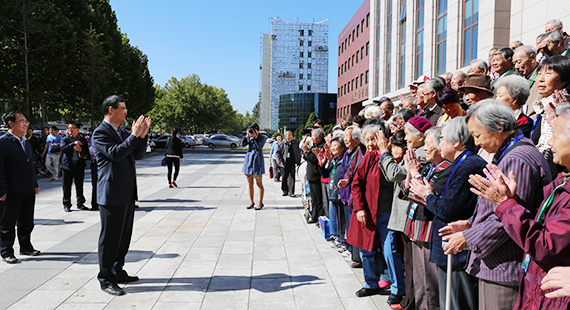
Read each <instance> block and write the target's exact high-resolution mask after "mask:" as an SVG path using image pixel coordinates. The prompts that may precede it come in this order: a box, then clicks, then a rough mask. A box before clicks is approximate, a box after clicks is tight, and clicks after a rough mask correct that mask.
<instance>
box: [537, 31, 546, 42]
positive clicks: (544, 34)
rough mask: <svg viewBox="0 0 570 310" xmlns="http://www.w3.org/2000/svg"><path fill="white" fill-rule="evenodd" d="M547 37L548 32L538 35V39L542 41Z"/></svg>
mask: <svg viewBox="0 0 570 310" xmlns="http://www.w3.org/2000/svg"><path fill="white" fill-rule="evenodd" d="M545 37H546V33H541V34H539V35H537V36H536V39H537V40H540V41H542V40H544V38H545Z"/></svg>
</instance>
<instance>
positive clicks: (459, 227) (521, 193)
mask: <svg viewBox="0 0 570 310" xmlns="http://www.w3.org/2000/svg"><path fill="white" fill-rule="evenodd" d="M467 124H468V127H469V131H470V132H471V134H472V135H473V137H474V138H475V144H477V145H478V146H480V147H481V148H483V149H484V150H485V151H487V152H488V153H494V154H495V155H494V158H493V164H495V165H497V166H498V167H499V169H500V170H501V171H503V172H504V173H505V174H508V173H509V172H512V173H514V177H515V178H516V181H517V183H518V184H519V185H521V186H519V187H518V188H517V195H518V197H519V198H520V200H522V201H524V202H525V204H526V206H528V210H527V211H528V212H530V213H533V214H534V213H536V211H537V210H536V208H537V206H538V205H539V204H540V202H541V201H542V200H543V193H542V188H543V187H544V186H546V185H547V184H549V183H550V181H551V177H550V169H549V167H548V163H547V162H546V160H545V159H544V157H543V156H542V154H541V153H540V152H539V151H538V149H536V147H534V144H533V143H532V141H531V140H529V139H527V138H524V137H523V135H522V132H521V131H520V130H518V129H517V130H515V128H516V126H517V122H516V119H515V116H514V114H513V112H512V111H511V110H510V109H509V108H508V107H506V106H504V105H502V104H501V103H499V102H496V101H494V100H490V99H488V100H483V101H481V102H479V103H477V104H476V105H474V106H473V107H471V109H470V110H469V112H468V113H467ZM496 208H497V206H496V205H493V204H492V203H490V202H488V201H486V200H485V199H482V198H479V199H478V200H477V205H476V207H475V212H474V216H473V217H472V218H471V219H469V220H466V221H457V222H452V223H450V224H449V225H448V226H446V227H444V228H442V229H440V232H441V233H442V234H444V235H446V236H444V237H443V240H448V244H447V246H446V247H445V248H444V250H445V251H446V254H449V253H457V252H462V251H463V250H464V249H465V248H467V249H469V250H471V255H470V256H469V262H468V264H467V268H466V271H467V272H468V273H469V274H471V275H472V276H475V277H477V278H478V279H479V309H487V310H489V309H491V310H494V309H513V307H514V304H515V301H516V297H517V292H518V283H519V281H520V278H521V277H522V273H523V272H522V269H521V263H522V257H523V253H522V250H521V248H520V247H518V246H517V244H516V243H515V242H514V241H513V239H511V238H510V237H509V235H508V234H507V232H506V231H505V228H504V227H503V225H502V224H501V221H500V220H499V219H498V218H497V216H496V215H495V210H496ZM517 309H518V308H517Z"/></svg>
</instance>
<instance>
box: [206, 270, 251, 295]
mask: <svg viewBox="0 0 570 310" xmlns="http://www.w3.org/2000/svg"><path fill="white" fill-rule="evenodd" d="M250 285H251V276H250V275H233V274H232V275H224V273H221V274H218V275H214V276H212V279H211V281H210V285H209V286H208V292H213V291H230V292H231V291H248V290H249V288H250Z"/></svg>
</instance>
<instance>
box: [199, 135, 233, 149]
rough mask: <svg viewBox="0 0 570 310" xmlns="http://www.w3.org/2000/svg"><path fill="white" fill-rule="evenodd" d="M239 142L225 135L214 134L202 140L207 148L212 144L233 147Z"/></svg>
mask: <svg viewBox="0 0 570 310" xmlns="http://www.w3.org/2000/svg"><path fill="white" fill-rule="evenodd" d="M239 143H240V142H239V140H237V139H232V138H230V137H228V136H226V135H215V136H211V137H210V138H208V139H206V140H204V144H205V145H207V146H208V147H209V148H211V147H212V146H214V147H230V148H232V149H233V148H236V147H238V145H239Z"/></svg>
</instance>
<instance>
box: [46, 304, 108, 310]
mask: <svg viewBox="0 0 570 310" xmlns="http://www.w3.org/2000/svg"><path fill="white" fill-rule="evenodd" d="M105 307H107V303H106V302H105V303H103V302H93V303H71V302H70V303H63V304H61V305H60V306H59V307H57V308H55V309H57V310H77V309H81V310H103V309H104V308H105Z"/></svg>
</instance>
